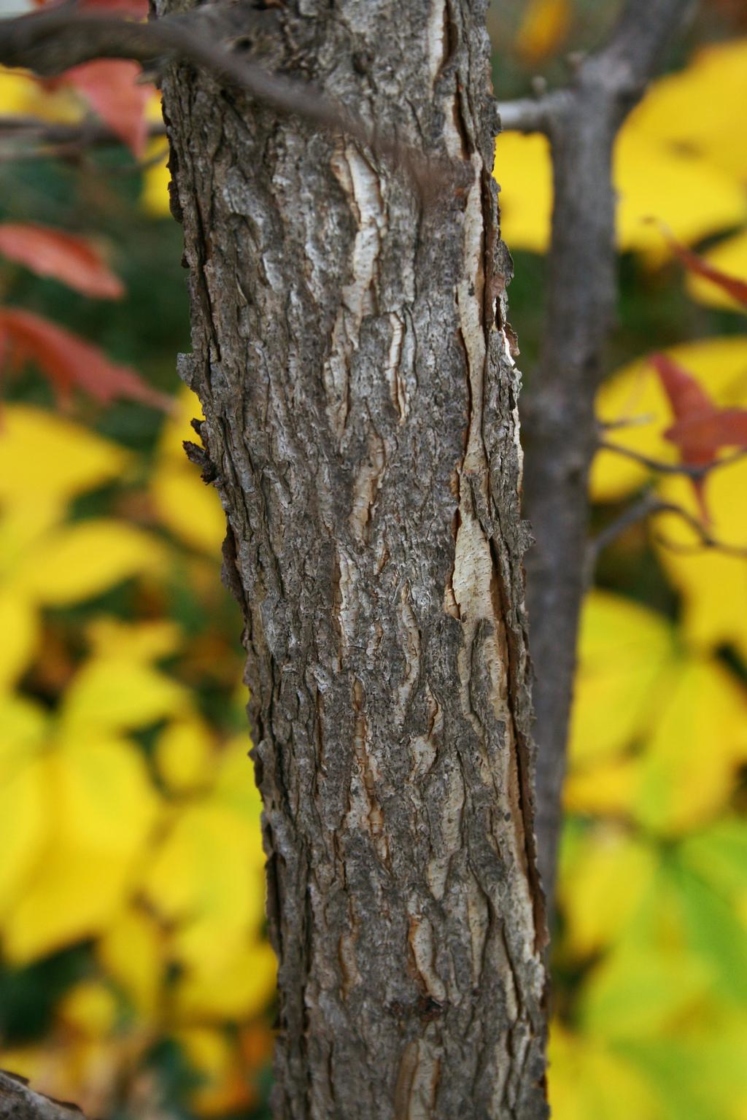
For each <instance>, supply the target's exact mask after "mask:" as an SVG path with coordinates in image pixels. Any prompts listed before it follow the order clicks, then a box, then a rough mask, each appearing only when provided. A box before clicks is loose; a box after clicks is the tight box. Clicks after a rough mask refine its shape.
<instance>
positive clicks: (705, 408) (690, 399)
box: [650, 354, 747, 522]
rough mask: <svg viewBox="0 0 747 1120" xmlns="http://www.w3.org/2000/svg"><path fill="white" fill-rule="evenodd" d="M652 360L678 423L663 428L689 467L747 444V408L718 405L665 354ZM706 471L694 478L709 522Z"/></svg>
mask: <svg viewBox="0 0 747 1120" xmlns="http://www.w3.org/2000/svg"><path fill="white" fill-rule="evenodd" d="M650 361H651V364H652V365H653V366H654V369H655V370H656V372H657V373H658V374H659V379H660V380H661V384H662V387H663V389H664V392H665V393H666V394H667V397H668V398H669V403H670V405H671V407H672V412H673V413H674V416H675V423H674V424H672V426H671V427H669V428H667V430H666V431H665V432H664V438H665V439H668V440H669V441H670V443H673V444H674V445H675V446H676V447H677V449H678V450H679V453H680V458H681V459H682V462H683V463H684V464H685V466H687V467H707V466H708V465H709V464H710V463H714V462H715V461H716V457H717V455H718V452H719V451H720V450H721V448H723V447H747V409H744V408H718V407H717V406H716V405H715V404H714V403H713V401H712V400H711V398H710V397H709V396H708V394H707V393H706V391H705V389H703V388H702V387H701V386H700V385H699V384H698V382H697V381H696V380H695V378H694V377H692V375H691V374H689V373H688V372H687V370H685V369H683V368H682V366H680V365H678V364H677V362H675V361H673V360H672V359H671V358H670V357H668V356H667V355H666V354H653V355H652V356H651V358H650ZM706 480H707V475H706V474H703V475H701V476H699V477H697V478H693V479H691V481H692V484H693V489H694V490H695V495H696V497H697V499H698V504H699V506H700V511H701V515H702V517H703V519H704V521H706V522H709V521H710V516H709V513H708V509H707V506H706V501H705V484H706Z"/></svg>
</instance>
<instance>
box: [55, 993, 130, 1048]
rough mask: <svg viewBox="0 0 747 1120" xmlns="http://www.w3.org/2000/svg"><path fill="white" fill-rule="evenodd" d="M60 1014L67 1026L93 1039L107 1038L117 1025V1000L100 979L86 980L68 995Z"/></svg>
mask: <svg viewBox="0 0 747 1120" xmlns="http://www.w3.org/2000/svg"><path fill="white" fill-rule="evenodd" d="M57 1014H58V1016H59V1017H60V1019H61V1020H62V1022H63V1023H65V1024H66V1026H70V1027H73V1028H74V1029H75V1030H77V1031H80V1032H81V1033H82V1034H85V1035H89V1036H90V1037H91V1038H105V1037H106V1036H107V1035H108V1034H110V1033H111V1031H112V1030H113V1028H114V1026H115V1024H116V1022H117V1015H118V1009H117V1000H116V998H115V996H114V993H113V992H112V991H111V989H110V988H109V987H107V985H106V984H102V982H101V981H100V980H84V981H83V982H82V983H80V984H76V985H75V987H74V988H72V989H70V990H69V991H68V992H66V993H65V995H64V996H63V997H62V1000H61V1001H60V1003H59V1005H58V1007H57Z"/></svg>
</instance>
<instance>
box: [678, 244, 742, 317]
mask: <svg viewBox="0 0 747 1120" xmlns="http://www.w3.org/2000/svg"><path fill="white" fill-rule="evenodd" d="M665 236H666V238H667V240H668V242H669V244H670V246H671V248H672V252H673V253H674V254H675V256H676V257H677V258H678V259H679V260H680V261H681V262H682V264H683V265H684V266H685V268H686V269H687V270H688V272H694V273H695V274H696V275H697V276H702V277H703V279H704V280H709V281H710V282H711V283H712V284H715V285H716V286H717V287H719V288H721V290H722V291H724V292H726V294H727V295H729V296H731V297H732V299H735V300H736V301H737V303H741V304H742V306H743V307H747V280H740V279H739V278H738V277H737V276H729V274H728V273H726V272H722V271H721V269H720V268H714V266H713V265H712V264H709V263H708V261H707V260H704V258H703V257H699V256H698V254H697V253H693V251H692V249H688V248H687V246H685V245H682V244H681V243H680V242H679V241H677V240H676V239H675V238H674V237H672V236H671V235H670V234H665Z"/></svg>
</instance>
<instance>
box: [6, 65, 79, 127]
mask: <svg viewBox="0 0 747 1120" xmlns="http://www.w3.org/2000/svg"><path fill="white" fill-rule="evenodd" d="M0 104H2V106H3V113H4V114H7V115H10V116H21V117H40V118H41V119H42V120H47V121H56V122H59V123H61V124H71V123H73V122H75V121H79V120H80V118H81V117H82V116H83V108H84V107H83V103H82V102H81V100H80V98H79V97H77V96H76V94H75V93H74V92H73V91H72V90H70V89H64V88H61V89H58V90H55V91H54V92H50V90H49V89H47V88H45V86H44V85H42V83H41V82H40V81H39V79H38V78H34V77H32V75H31V74H29V73H27V72H26V71H25V70H6V69H5V67H4V66H3V67H0Z"/></svg>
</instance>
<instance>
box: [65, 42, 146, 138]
mask: <svg viewBox="0 0 747 1120" xmlns="http://www.w3.org/2000/svg"><path fill="white" fill-rule="evenodd" d="M139 75H140V66H139V65H138V64H137V62H129V61H127V60H119V59H114V60H112V59H97V60H96V61H95V62H84V63H83V65H82V66H74V67H73V68H72V70H66V71H65V73H64V75H63V76H62V78H60V79H59V81H60V82H61V83H63V84H65V85H71V86H73V87H74V88H75V89H76V90H78V91H79V92H80V93H82V94H83V96H84V97H85V98H86V100H87V101H88V102H89V103H90V105H91V108H93V109H94V110H95V111H96V112H97V113H98V115H99V116H100V117H101V119H102V120H103V121H104V122H105V123H106V124H108V126H109V128H110V129H111V130H112V132H113V133H114V134H115V136H118V137H119V138H120V140H122V141H123V142H124V143H125V144H126V145H127V147H128V148H130V149H131V151H132V153H133V155H134V156H135V157H136V158H138V159H139V158H140V157H141V156H142V154H143V152H144V151H145V143H146V140H147V139H148V122H147V120H146V119H145V106H146V104H147V102H148V98H149V97H150V94H151V92H152V89H153V87H152V86H149V85H138V84H137V78H138V77H139Z"/></svg>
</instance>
